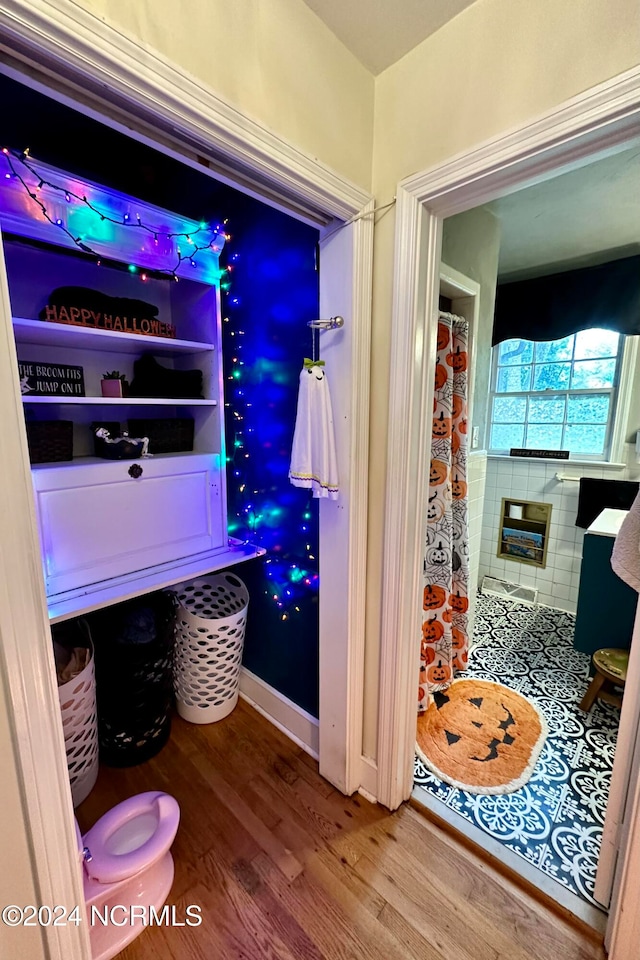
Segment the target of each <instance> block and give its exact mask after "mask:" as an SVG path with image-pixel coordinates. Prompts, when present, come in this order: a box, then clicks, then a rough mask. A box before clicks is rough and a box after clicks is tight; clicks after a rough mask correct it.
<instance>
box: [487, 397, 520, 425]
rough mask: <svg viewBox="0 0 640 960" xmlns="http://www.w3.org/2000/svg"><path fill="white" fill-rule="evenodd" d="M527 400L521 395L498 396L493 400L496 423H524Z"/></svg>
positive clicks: (494, 420)
mask: <svg viewBox="0 0 640 960" xmlns="http://www.w3.org/2000/svg"><path fill="white" fill-rule="evenodd" d="M526 414H527V401H526V400H525V399H524V397H523V398H522V399H520V397H496V398H495V400H494V401H493V422H494V423H524V418H525V416H526Z"/></svg>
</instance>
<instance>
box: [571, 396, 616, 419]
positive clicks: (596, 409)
mask: <svg viewBox="0 0 640 960" xmlns="http://www.w3.org/2000/svg"><path fill="white" fill-rule="evenodd" d="M609 399H610V398H609V394H607V393H591V394H587V395H585V396H582V397H579V396H578V397H572V396H569V404H568V408H567V420H569V421H570V422H571V423H606V422H607V418H608V416H609Z"/></svg>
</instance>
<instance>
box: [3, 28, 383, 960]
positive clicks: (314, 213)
mask: <svg viewBox="0 0 640 960" xmlns="http://www.w3.org/2000/svg"><path fill="white" fill-rule="evenodd" d="M97 24H98V26H97V27H96V29H97V30H98V31H100V30H102V33H103V35H104V37H106V39H105V41H104V42H105V44H107V45H109V46H110V48H113V49H115V48H117V47H118V43H119V42H120V41H119V40H118V38H117V37H115V35H114V34H113V32H112V31H110V30H109V28H107V27H106V26H105V25H104V24H100V22H99V21H97ZM39 29H40V28H39ZM39 29H38V31H36V30H35V28H32V27H30V25H29V24H28V23H25V24H23V25H22V34H23V35H22V38H21V44H23V46H21V50H22V53H23V54H24V50H25V48H28V49H29V51H30V55H29V60H30V63H38V64H40V65H41V66H42V73H39V74H38V78H36V79H34V78H33V76H31V77H30V78H29V80H28V82H29V83H30V84H31V85H33V86H34V88H36V89H41V90H42V91H43V92H45V93H48V94H51V93H52V90H51V89H50V87H51V83H50V81H49V80H48V79H47V76H46V74H45V63H46V64H47V65H49V66H51V64H52V62H55V53H56V51H54V52H53V53H52V52H51V51H48V52H47V51H45V50H44V41H43V40H42V39H41V37H42V35H41V34H40V32H39ZM54 34H55V36H56V37H58V39H59V40H62V38H64V43H65V44H66V46H65V50H64V62H65V77H66V78H67V80H69V78H71V80H70V82H68V83H67V81H65V80H63V79H62V78H61V76H60V71H55V73H56V77H57V79H56V81H55V83H56V85H57V89H56V90H55V92H54V94H53V95H54V96H55V97H56V98H58V99H60V100H61V101H62V102H64V103H67V104H69V105H70V106H72V107H75V108H80V109H81V110H83V111H85V112H87V113H88V114H89V115H92V116H95V117H97V118H98V119H100V120H103V121H105V122H107V123H108V124H110V125H111V126H113V127H114V128H115V129H119V130H121V131H123V132H127V133H129V134H130V133H131V129H132V128H134V129H135V130H136V135H137V136H138V138H139V139H141V140H143V141H144V142H146V143H148V144H150V145H152V146H156V147H159V148H160V149H162V150H164V151H166V152H167V153H168V154H169V155H170V156H176V157H179V158H180V160H182V161H183V162H185V163H186V164H188V165H190V166H192V167H198V168H199V169H201V170H204V171H207V170H209V171H211V175H216V176H218V175H220V176H222V177H224V178H226V180H227V182H232V183H238V184H239V185H240V186H241V187H244V188H246V189H248V190H249V189H250V190H251V191H252V192H253V194H254V195H258V196H261V197H262V198H263V199H266V200H267V201H268V202H270V203H271V204H273V205H274V206H276V207H279V208H281V209H286V210H287V211H289V212H291V213H293V214H294V215H296V216H297V217H299V218H300V219H302V220H303V221H305V222H307V223H312V224H313V225H315V226H316V227H319V228H320V230H321V233H322V236H321V243H320V248H321V249H320V259H321V265H322V278H321V289H320V312H321V316H323V315H325V314H326V315H327V316H331V315H335V314H337V313H340V314H341V315H344V316H345V318H350V322H348V324H347V325H346V326H345V328H344V330H343V331H340V332H337V331H336V332H331V333H330V334H328V335H327V336H326V337H325V338H324V341H323V353H324V357H325V359H326V361H327V363H331V366H332V370H333V371H334V377H333V379H334V380H335V383H336V387H335V392H334V402H335V403H336V405H340V407H341V409H342V411H343V413H344V418H345V419H344V422H345V424H346V427H345V429H344V431H342V435H341V436H340V437H339V439H338V457H339V460H340V462H341V463H342V464H343V467H344V469H343V471H342V476H341V483H342V484H343V488H344V497H343V498H341V503H340V505H339V509H338V508H336V505H335V504H326V505H324V504H323V506H322V508H321V513H320V556H321V557H322V558H323V560H322V561H321V564H323V565H324V564H326V570H323V569H321V575H322V576H323V578H324V579H323V583H324V585H328V588H329V589H328V591H327V596H330V595H332V596H333V602H331V603H330V604H329V605H327V608H326V609H324V610H321V611H320V635H321V640H320V648H321V652H320V676H321V680H320V698H319V714H320V723H319V745H318V752H319V755H320V766H321V770H322V772H323V774H324V775H325V776H326V777H327V778H328V779H331V780H333V782H334V783H336V784H337V785H338V786H339V787H340V788H341V789H343V790H344V791H345V792H347V793H350V792H352V791H353V790H354V789H356V788H357V787H358V786H359V784H360V782H361V746H360V745H361V728H362V723H361V714H362V704H361V699H362V690H361V686H359V683H358V678H359V677H360V675H361V672H362V671H361V667H360V665H359V664H360V661H361V659H362V655H363V646H364V638H363V623H364V615H363V608H364V583H365V579H366V578H365V576H364V570H363V562H364V556H365V551H364V550H363V549H362V545H363V544H364V541H365V538H366V464H367V431H368V353H369V339H368V338H369V328H370V323H369V298H370V291H369V287H370V271H369V264H370V258H371V238H372V224H371V221H370V218H369V217H368V216H367V215H366V210H367V208H368V207H369V205H370V198H369V196H368V195H367V194H366V193H364V192H363V191H361V190H359V189H358V188H355V187H353V185H352V184H349V183H347V182H346V181H344V180H342V179H341V178H340V177H338V176H334V175H333V174H329V173H328V172H327V171H326V170H324V169H321V168H320V167H319V166H318V165H317V164H315V163H314V162H313V161H311V160H308V158H306V157H304V156H303V155H299V156H298V155H297V153H296V151H295V150H293V149H292V148H290V147H289V145H287V144H284V143H283V142H281V141H280V140H279V139H278V138H276V137H274V136H272V135H270V134H268V132H267V131H265V130H262V129H261V128H259V127H258V125H256V124H251V123H250V122H249V121H246V120H245V118H239V119H240V120H241V121H242V122H241V124H240V126H244V130H240V129H239V128H238V129H237V130H235V134H236V135H237V139H236V140H235V143H234V146H233V147H232V146H231V138H230V127H231V126H232V123H231V120H230V118H229V116H227V115H226V113H225V110H224V108H223V107H222V106H221V105H220V104H219V103H216V102H215V100H214V98H211V101H210V102H207V104H206V105H204V106H203V105H202V90H201V89H200V88H198V97H199V98H200V105H201V108H200V110H199V111H196V112H195V113H194V114H189V115H187V114H188V111H187V110H186V108H185V107H184V103H183V104H182V106H181V108H180V109H179V111H178V114H177V116H176V118H174V122H172V123H171V124H169V123H167V124H166V125H165V123H164V119H163V118H161V117H160V115H159V114H160V113H162V111H163V110H165V111H168V108H169V105H170V104H171V103H173V96H174V94H175V91H176V90H177V89H178V87H182V88H184V86H185V83H186V84H187V86H188V84H189V83H190V81H186V80H185V78H183V77H181V78H180V83H178V82H177V78H173V79H171V78H170V79H169V80H167V78H166V76H165V77H163V78H161V77H160V76H159V74H157V73H154V66H153V64H147V65H146V67H143V66H142V65H139V67H138V68H137V79H136V82H135V83H134V84H133V87H132V86H131V83H130V78H129V76H128V74H127V81H126V83H125V82H124V81H123V83H122V85H121V86H120V87H118V84H119V80H120V79H122V76H121V75H120V74H118V69H117V68H114V71H113V72H112V73H111V76H110V78H109V80H108V81H107V83H106V85H105V78H104V77H102V72H101V71H102V67H101V65H99V63H98V60H99V57H98V52H97V49H96V52H95V58H92V57H91V56H90V57H89V58H87V57H86V51H84V50H83V51H82V53H80V46H81V43H80V41H79V38H76V37H75V35H74V30H73V24H72V23H71V22H69V23H61V22H58V23H57V24H56V29H55V30H53V29H52V30H51V35H52V36H53V35H54ZM76 39H78V42H77V43H76ZM121 39H122V42H123V43H124V42H125V40H124V38H121ZM122 62H123V70H125V69H126V68H125V67H124V64H125V59H124V58H123V61H122ZM54 65H55V63H54ZM6 70H7V73H8V74H9V75H11V76H14V77H16V78H17V79H19V80H24V79H25V75H24V74H25V73H26V72H27V71H26V70H25V71H24V73H23V72H22V71H21V70H20V69H19V68H17V67H16V64H15V63H13V65H12V66H11V67H7V68H6ZM29 72H30V73H32V70H29ZM143 74H144V77H143ZM98 78H99V82H98ZM94 81H95V82H96V85H97V86H98V89H99V92H98V94H97V95H96V96H93V95H92V94H91V93H90V90H92V89H93V87H94ZM138 81H139V82H138ZM174 81H175V82H174ZM78 87H81V88H82V89H83V94H82V97H81V98H80V96H79V95H78V94H77V93H76V91H77V88H78ZM116 87H118V89H119V91H120V93H118V94H116V92H115V88H116ZM123 87H126V88H127V95H126V99H127V104H126V109H123V97H122V96H121V90H122V88H123ZM143 87H144V90H145V91H146V92H145V93H144V94H143ZM195 87H196V85H195V84H193V89H192V90H191V93H192V95H193V96H194V97H195ZM63 88H64V89H63ZM149 90H154V91H155V97H154V102H155V103H156V104H158V107H157V111H156V112H155V113H154V111H153V110H151V112H149V110H148V100H147V93H148V91H149ZM105 91H106V92H105ZM181 97H183V98H184V102H186V99H187V95H185V91H184V89H183V90H182V93H181ZM80 99H82V104H80V103H79V102H78V101H79V100H80ZM107 100H108V101H109V102H108V104H107ZM143 103H144V106H143ZM160 105H162V106H160ZM205 115H206V124H207V126H208V133H207V134H206V135H203V133H202V123H203V122H204V121H203V118H204V116H205ZM154 117H155V120H154ZM178 117H179V119H178ZM236 119H238V118H236ZM246 124H248V126H246ZM252 138H253V141H252V144H249V143H248V141H249V140H251V139H252ZM187 140H188V142H189V147H188V148H187V147H186V146H185V143H186V141H187ZM212 144H215V147H214V146H212ZM225 145H226V146H225ZM196 153H197V157H198V158H199V159H196ZM214 155H215V157H214ZM223 161H224V163H223ZM222 168H224V170H223V172H221V170H222ZM214 170H215V174H214V173H213V171H214ZM252 173H255V176H254V177H253V178H251V176H250V175H251V174H252ZM249 184H250V186H249ZM352 217H356V218H358V217H359V218H360V219H357V220H356V222H354V223H351V224H347V225H345V226H344V229H341V228H342V226H343V225H344V222H345V221H346V220H349V219H351V218H352ZM337 228H339V229H337ZM325 234H326V236H325ZM6 320H7V318H3V324H4V322H5V321H6ZM10 358H11V352H10V348H9V347H7V351H6V363H7V369H6V370H5V371H4V373H3V377H2V378H1V379H2V384H3V389H4V390H5V391H6V396H5V397H4V401H5V409H6V411H7V417H8V420H7V423H6V424H5V426H6V429H5V431H3V460H4V461H5V462H6V463H10V464H12V467H11V470H10V471H9V472H8V474H7V478H6V490H5V492H6V496H7V505H8V509H7V516H5V517H4V519H3V530H2V537H1V538H0V540H1V542H2V551H3V553H4V551H6V556H5V557H4V559H3V569H5V570H6V578H5V579H6V589H7V591H8V595H12V596H13V600H12V602H11V603H10V604H9V603H7V604H5V605H3V607H4V609H5V612H6V618H5V617H3V622H2V627H1V629H0V632H1V634H2V639H3V660H4V662H3V668H4V671H5V673H6V686H7V693H8V700H9V709H10V714H11V718H12V724H13V727H14V729H13V738H14V742H15V743H19V744H20V748H19V749H18V748H17V747H16V748H15V753H16V756H17V757H19V775H20V778H21V783H22V789H23V794H22V797H23V804H24V811H25V813H24V816H25V820H26V822H27V824H28V829H29V832H30V834H31V835H32V836H33V838H34V840H33V843H34V848H35V849H36V851H37V857H34V861H33V864H32V867H33V872H34V875H35V876H36V877H37V884H38V888H39V893H40V896H41V897H42V899H43V900H47V901H49V902H57V901H58V900H60V899H61V898H62V899H63V900H64V901H65V902H76V901H78V900H79V897H81V891H80V888H79V886H78V877H77V876H76V871H75V868H74V864H75V856H74V853H73V848H74V841H73V824H72V819H71V816H70V809H67V805H68V785H67V783H66V769H65V765H64V752H63V749H62V738H61V735H60V730H59V722H58V720H57V719H56V717H57V703H56V695H55V690H54V687H53V684H52V682H51V679H52V670H51V662H50V661H51V657H50V651H49V650H48V646H49V636H48V629H47V620H46V608H45V606H44V594H43V588H42V576H41V572H40V570H39V569H38V564H37V563H35V562H34V557H37V541H36V537H35V528H34V526H33V521H32V507H31V506H30V501H29V496H30V494H29V480H28V476H29V474H28V470H29V465H28V459H27V456H26V446H25V444H24V437H23V436H22V433H21V428H20V426H19V424H20V419H19V412H18V411H19V404H17V403H16V397H15V396H14V394H13V388H12V384H11V376H12V375H11V373H10V372H9V371H10V369H11V368H10V365H9V360H10ZM9 411H11V412H12V417H13V418H15V423H14V422H13V419H12V418H10V417H9V414H8V412H9ZM9 420H10V421H11V424H12V425H11V427H9V426H8V423H9ZM14 578H15V584H14V586H15V589H14V588H13V587H12V584H13V583H14ZM336 597H338V598H339V601H338V602H336V599H335V598H336ZM18 625H19V626H18ZM25 633H27V634H28V635H29V636H30V637H31V638H32V643H31V645H30V648H29V650H28V651H27V650H26V649H25V648H24V644H23V643H21V640H20V638H21V637H24V635H25ZM323 637H324V638H325V639H326V642H325V640H323V639H322V638H323ZM345 638H346V640H345ZM286 706H287V705H286V703H284V702H282V701H279V702H277V703H276V704H275V705H274V711H275V710H280V711H282V713H281V714H280V716H279V717H278V719H279V722H280V723H281V725H283V726H286V724H287V713H286ZM283 714H284V716H283ZM27 718H28V719H27ZM53 798H57V801H56V802H54V799H53ZM44 838H47V839H46V841H45V839H44ZM43 935H44V936H45V938H46V939H47V944H48V948H49V952H50V955H51V956H54V957H65V960H68V958H75V957H78V958H79V957H84V956H86V955H87V954H86V943H84V945H83V937H82V932H80V933H79V934H78V932H77V931H73V930H71V929H70V928H67V929H66V930H62V929H61V928H59V929H53V928H51V929H48V930H47V931H45V932H44V934H43Z"/></svg>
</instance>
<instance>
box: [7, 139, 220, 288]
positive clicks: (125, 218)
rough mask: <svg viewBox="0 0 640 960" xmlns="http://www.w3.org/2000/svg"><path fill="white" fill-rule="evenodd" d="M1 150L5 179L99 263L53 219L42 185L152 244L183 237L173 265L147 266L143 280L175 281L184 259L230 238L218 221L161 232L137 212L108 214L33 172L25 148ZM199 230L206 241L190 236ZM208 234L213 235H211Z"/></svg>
mask: <svg viewBox="0 0 640 960" xmlns="http://www.w3.org/2000/svg"><path fill="white" fill-rule="evenodd" d="M2 153H3V154H4V157H5V159H6V162H7V164H8V166H9V172H8V173H5V178H6V179H8V180H10V179H12V178H13V179H15V180H16V181H17V182H18V183H20V184H21V186H22V187H23V188H24V190H25V192H26V193H27V195H28V196H29V197H30V199H31V200H32V201H33V202H34V203H35V204H36V205H37V206H38V207H39V209H40V212H41V213H42V216H43V217H44V218H45V220H47V221H48V222H49V223H50V224H51V225H52V226H54V227H56V228H57V229H59V230H61V231H62V232H63V233H65V234H66V235H67V236H68V237H69V239H70V240H71V241H72V242H73V243H74V244H75V245H76V247H78V249H79V250H81V251H82V252H83V253H86V254H89V255H91V256H93V257H95V258H96V261H97V262H102V263H103V262H105V260H104V257H102V255H101V254H99V253H98V252H97V251H96V250H94V249H93V248H92V247H91V246H90V245H89V244H87V243H85V242H84V240H83V239H82V237H80V236H76V235H75V234H74V232H73V231H71V230H69V228H68V227H67V225H66V224H65V222H64V220H63V219H62V218H61V217H55V218H54V217H52V216H51V215H50V213H49V211H48V210H47V207H46V205H45V203H44V202H43V201H42V200H41V198H40V197H39V196H38V193H39V192H40V191H41V190H42V188H43V187H44V186H47V187H49V188H50V189H52V190H57V191H59V192H60V193H62V194H64V199H65V200H66V201H67V203H71V202H72V201H76V202H77V203H81V204H83V205H84V206H85V207H86V208H87V209H88V210H90V211H91V212H92V213H94V214H95V215H96V216H97V217H99V219H100V221H101V222H103V223H104V222H106V223H112V224H115V225H117V226H121V227H122V226H125V227H132V228H133V229H138V230H142V231H144V232H146V233H148V234H150V235H152V236H153V239H154V243H155V244H156V245H157V244H158V242H159V238H160V237H164V238H165V239H167V240H179V239H183V240H185V241H186V243H187V244H189V251H188V253H182V251H181V250H180V248H179V247H178V246H177V245H176V254H177V260H176V262H175V263H174V265H173V267H170V268H167V269H166V270H164V269H154V270H150V269H147V270H145V271H144V273H143V274H141V279H142V280H146V279H148V277H150V276H158V277H166V276H168V277H170V278H171V279H172V280H175V281H176V282H177V281H178V280H179V279H180V278H179V277H178V270H179V269H180V267H181V265H182V263H183V262H184V261H189V263H190V264H191V266H192V267H197V265H198V264H197V262H196V260H195V256H196V254H198V253H199V252H200V251H202V250H210V249H213V248H214V247H215V246H216V244H217V242H218V238H219V237H223V238H224V239H225V240H230V239H231V238H230V236H229V235H228V234H227V233H226V232H224V230H223V228H222V226H221V225H220V224H218V225H217V226H216V227H215V228H212V227H210V226H209V224H207V223H200V224H199V225H198V227H196V228H195V229H194V230H190V231H189V232H186V231H185V232H165V231H161V230H158V229H157V228H156V227H150V226H148V225H147V224H145V223H143V222H142V219H141V217H140V215H139V214H136V215H135V219H133V218H132V217H131V214H130V213H128V212H125V213H123V214H122V216H120V217H114V216H111V214H109V213H108V212H106V211H104V210H100V209H99V208H98V207H97V206H95V204H93V203H92V202H91V201H90V200H89V199H88V197H87V196H86V195H85V194H83V195H80V194H78V193H75V192H74V191H73V190H70V189H69V188H68V187H64V186H61V185H60V184H58V183H53V182H52V181H50V180H47V179H46V178H45V177H43V176H41V174H40V173H39V172H38V171H37V169H36V168H35V167H34V165H33V164H32V162H31V158H30V156H29V150H28V148H27V149H26V150H24V151H22V153H18V152H17V151H12V150H10V149H9V148H8V147H3V148H2ZM16 163H20V164H22V166H23V168H24V169H25V170H26V171H28V173H29V174H30V175H31V176H32V177H33V178H34V179H35V180H37V181H38V182H37V185H36V186H31V185H30V184H29V183H28V182H27V181H26V180H25V178H24V176H23V175H22V174H21V173H20V171H19V170H18V169H17V167H16ZM223 223H224V225H226V223H227V221H226V220H225V221H223ZM201 233H206V234H208V235H209V237H210V239H208V240H207V242H206V243H199V242H197V241H195V240H194V239H193V238H194V237H197V236H198V234H201ZM212 234H213V236H211V235H212ZM106 262H108V264H109V265H110V266H115V267H121V264H120V262H119V261H116V260H113V261H106ZM126 269H128V270H129V271H130V272H136V271H137V270H138V268H137V267H136V266H135V265H134V264H130V265H129V266H128V268H126Z"/></svg>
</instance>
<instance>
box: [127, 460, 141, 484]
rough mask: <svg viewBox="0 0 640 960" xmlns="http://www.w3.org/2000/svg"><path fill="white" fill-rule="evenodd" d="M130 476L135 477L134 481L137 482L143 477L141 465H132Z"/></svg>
mask: <svg viewBox="0 0 640 960" xmlns="http://www.w3.org/2000/svg"><path fill="white" fill-rule="evenodd" d="M129 476H130V477H133V479H134V480H137V479H138V477H141V476H142V467H141V466H140V464H139V463H132V464H131V466H130V467H129Z"/></svg>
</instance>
